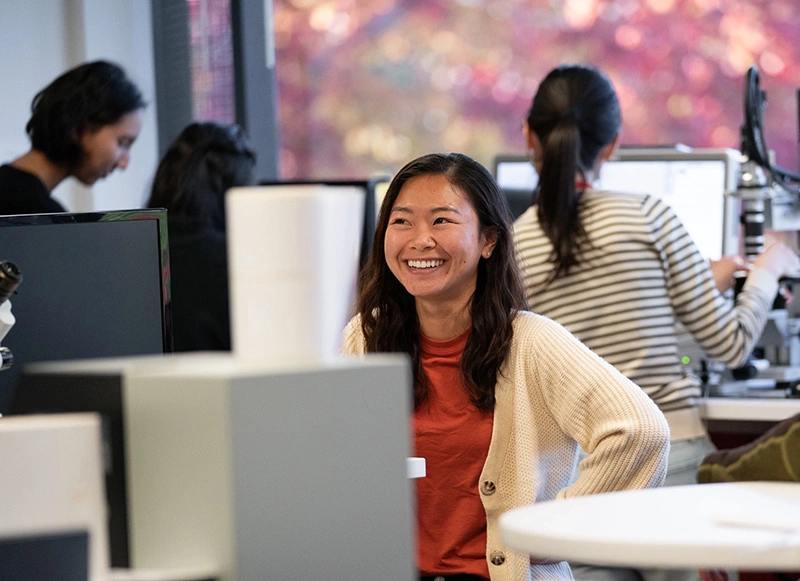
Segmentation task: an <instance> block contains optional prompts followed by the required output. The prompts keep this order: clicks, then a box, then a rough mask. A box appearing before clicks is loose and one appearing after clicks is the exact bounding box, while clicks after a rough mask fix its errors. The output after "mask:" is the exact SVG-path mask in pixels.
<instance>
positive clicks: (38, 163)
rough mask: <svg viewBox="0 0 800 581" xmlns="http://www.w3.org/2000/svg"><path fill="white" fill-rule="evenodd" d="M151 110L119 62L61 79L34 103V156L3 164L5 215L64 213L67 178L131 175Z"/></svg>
mask: <svg viewBox="0 0 800 581" xmlns="http://www.w3.org/2000/svg"><path fill="white" fill-rule="evenodd" d="M144 107H145V102H144V99H143V98H142V95H141V93H140V92H139V89H138V88H137V87H136V85H135V84H134V83H133V82H132V81H131V80H130V79H128V78H127V76H126V75H125V72H124V71H123V70H122V69H121V68H120V67H118V66H117V65H115V64H112V63H109V62H105V61H95V62H90V63H85V64H83V65H80V66H78V67H76V68H74V69H71V70H69V71H67V72H66V73H64V74H63V75H61V76H60V77H58V78H57V79H56V80H54V81H53V82H52V83H50V84H49V85H48V86H47V87H45V88H44V89H42V90H41V91H40V92H39V93H38V94H37V95H36V96H35V97H34V98H33V103H32V104H31V118H30V120H29V121H28V124H27V125H26V127H25V129H26V131H27V132H28V137H30V140H31V149H30V151H28V152H27V153H25V154H24V155H22V156H21V157H19V158H17V159H15V160H14V161H12V162H11V163H10V164H6V165H3V166H0V214H39V213H51V212H63V211H64V208H63V207H62V206H61V204H59V203H58V202H57V201H55V200H53V199H52V198H51V197H50V192H52V190H53V189H54V188H55V187H56V186H57V185H58V184H59V183H61V182H62V181H63V180H65V179H66V178H68V177H74V178H76V179H77V180H79V181H80V182H82V183H84V184H86V185H92V184H94V183H95V182H96V181H97V180H99V179H102V178H105V177H107V176H108V175H109V174H110V173H111V172H113V171H114V170H115V169H117V168H119V169H125V168H126V167H127V166H128V162H129V155H130V148H131V146H132V145H133V143H134V141H136V138H137V137H138V136H139V131H141V128H142V109H143V108H144Z"/></svg>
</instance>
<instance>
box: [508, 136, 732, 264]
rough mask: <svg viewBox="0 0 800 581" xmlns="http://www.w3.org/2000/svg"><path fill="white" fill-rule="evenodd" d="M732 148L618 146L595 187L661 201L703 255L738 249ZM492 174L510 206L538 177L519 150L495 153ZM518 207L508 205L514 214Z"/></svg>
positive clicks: (716, 257) (530, 190)
mask: <svg viewBox="0 0 800 581" xmlns="http://www.w3.org/2000/svg"><path fill="white" fill-rule="evenodd" d="M739 158H740V154H739V152H738V151H736V150H733V149H691V148H686V149H676V148H664V149H660V148H642V149H634V148H630V149H627V148H626V149H620V150H619V151H618V152H617V153H616V154H615V155H614V157H613V158H612V159H610V160H609V161H607V162H605V163H604V164H603V166H602V168H601V170H600V175H599V176H598V179H597V180H596V181H595V184H594V185H595V187H597V188H598V189H607V190H613V191H619V192H629V193H648V194H652V195H654V196H658V197H659V198H661V199H663V200H664V201H666V202H667V203H668V204H669V205H670V206H671V207H672V208H673V209H674V210H675V213H676V214H677V215H678V217H679V218H680V219H681V221H682V222H683V224H684V226H685V227H686V229H687V230H688V231H689V234H690V236H691V237H692V239H693V240H694V241H695V244H697V247H698V248H699V249H700V252H701V254H703V256H704V257H705V258H708V259H712V260H716V259H718V258H720V257H721V256H724V255H729V254H737V253H739V230H740V223H739V214H740V208H739V200H738V199H737V198H736V197H734V196H731V195H729V194H732V193H733V192H735V191H736V185H737V181H738V171H739ZM494 173H495V178H496V179H497V182H498V184H499V185H500V187H501V188H502V189H503V191H504V192H506V193H507V195H509V202H510V203H511V205H512V211H514V201H515V200H517V199H518V198H519V196H520V192H532V191H533V189H534V188H535V187H536V184H537V181H538V177H537V175H536V171H535V170H534V169H533V166H532V165H531V163H530V161H529V160H528V158H527V157H526V156H523V155H517V156H514V155H501V156H497V158H496V159H495V166H494ZM519 213H521V212H519V209H517V211H514V214H515V216H518V215H519Z"/></svg>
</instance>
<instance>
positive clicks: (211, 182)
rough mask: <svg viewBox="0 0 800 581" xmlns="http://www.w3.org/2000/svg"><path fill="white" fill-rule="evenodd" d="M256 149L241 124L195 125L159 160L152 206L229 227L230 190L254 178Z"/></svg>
mask: <svg viewBox="0 0 800 581" xmlns="http://www.w3.org/2000/svg"><path fill="white" fill-rule="evenodd" d="M255 165H256V153H255V151H253V148H252V147H251V145H250V141H249V140H248V138H247V136H246V135H245V132H244V130H242V128H241V127H239V126H238V125H225V124H222V123H213V122H207V123H192V124H191V125H188V126H187V127H186V128H185V129H184V130H183V131H182V132H181V134H180V135H179V136H178V137H177V138H176V139H175V141H173V142H172V145H170V146H169V149H168V150H167V152H166V153H165V154H164V157H163V158H162V159H161V162H160V163H159V164H158V169H157V170H156V176H155V178H154V179H153V187H152V190H151V192H150V199H149V200H148V201H147V207H148V208H166V209H167V213H168V216H170V217H176V216H179V217H183V218H190V219H192V220H194V221H198V222H202V223H205V224H207V225H210V226H211V227H213V228H215V229H217V230H225V192H227V191H228V189H230V188H233V187H237V186H249V185H251V184H252V183H253V181H254V175H253V174H254V169H255Z"/></svg>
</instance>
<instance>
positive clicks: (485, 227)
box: [358, 153, 525, 410]
mask: <svg viewBox="0 0 800 581" xmlns="http://www.w3.org/2000/svg"><path fill="white" fill-rule="evenodd" d="M429 175H442V176H445V177H446V178H447V180H448V182H450V184H451V185H452V186H453V188H454V189H456V190H457V191H458V192H460V193H462V194H463V195H464V196H466V198H467V199H468V200H469V202H470V204H471V205H472V207H473V208H474V209H475V212H476V214H477V215H478V220H479V223H480V227H481V231H482V232H483V233H484V234H487V235H488V234H491V235H494V236H496V237H497V243H496V245H495V247H494V250H493V251H492V255H491V256H490V257H489V258H481V259H480V262H479V263H478V280H477V286H476V288H475V293H474V295H473V296H472V302H471V305H470V312H471V315H472V330H471V332H470V335H469V339H467V344H466V346H465V348H464V352H463V353H462V355H461V363H460V366H461V377H462V379H463V381H464V385H465V386H466V388H467V392H468V393H469V396H470V399H471V400H472V401H473V403H474V404H475V405H476V406H477V407H478V408H479V409H482V410H491V409H492V408H493V407H494V401H495V399H494V388H495V384H496V383H497V374H498V373H499V371H500V367H501V366H502V364H503V362H504V361H505V359H506V356H507V355H508V350H509V348H510V346H511V338H512V335H513V328H512V321H513V318H514V316H515V314H516V311H518V310H521V309H524V308H525V298H524V292H523V286H522V281H521V277H520V274H519V270H518V267H517V263H516V260H515V258H514V247H513V241H512V236H511V211H510V210H509V207H508V202H507V201H506V199H505V197H504V196H503V194H502V193H501V191H500V188H499V187H498V186H497V183H496V182H495V181H494V178H492V176H491V174H490V173H489V172H488V171H487V170H486V168H484V167H483V166H482V165H481V164H479V163H478V162H476V161H475V160H473V159H471V158H470V157H467V156H466V155H462V154H460V153H449V154H438V153H435V154H429V155H425V156H423V157H420V158H418V159H415V160H414V161H412V162H410V163H408V164H406V166H405V167H403V168H402V169H401V170H400V171H399V172H398V173H397V175H396V176H395V177H394V179H393V180H392V182H391V184H389V189H388V190H387V192H386V197H385V198H384V200H383V203H382V204H381V210H380V215H379V217H378V225H377V227H376V230H375V238H374V242H373V246H372V252H371V253H370V256H369V259H368V261H367V264H366V265H365V269H364V272H363V273H362V284H361V292H360V296H359V302H358V311H359V313H360V315H361V327H362V331H363V333H364V337H365V339H366V346H367V351H370V352H404V353H408V354H409V355H410V356H411V359H412V362H413V370H414V404H415V406H418V405H420V404H421V403H423V402H425V401H426V400H427V395H428V379H427V377H426V376H425V373H424V371H423V369H422V362H421V346H420V325H419V320H418V318H417V311H416V308H415V306H414V297H413V296H411V294H409V292H408V291H406V289H405V288H404V287H403V285H402V284H401V283H400V281H399V280H397V278H396V277H395V276H394V274H392V272H391V270H389V267H388V265H387V263H386V254H385V249H384V237H385V235H386V230H387V228H388V225H389V214H390V213H391V210H392V206H394V203H395V200H397V197H398V195H399V194H400V192H401V190H402V189H403V186H405V184H406V183H408V182H409V181H410V180H412V179H414V178H417V177H420V176H429Z"/></svg>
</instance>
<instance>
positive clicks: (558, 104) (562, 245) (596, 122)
mask: <svg viewBox="0 0 800 581" xmlns="http://www.w3.org/2000/svg"><path fill="white" fill-rule="evenodd" d="M527 122H528V128H529V129H530V130H531V131H533V132H534V133H535V134H536V135H537V136H538V137H539V140H540V141H541V143H542V149H543V154H542V166H541V167H542V169H541V172H540V175H539V185H538V187H537V191H536V192H535V193H534V203H535V204H537V206H538V207H537V213H538V216H539V223H540V224H541V226H542V229H543V230H544V232H545V234H546V235H547V237H548V238H549V239H550V242H552V244H553V255H552V256H551V258H550V260H551V261H552V262H553V263H554V264H555V268H554V269H553V272H552V273H551V276H550V279H549V281H548V282H550V281H552V280H555V279H556V278H558V277H559V276H562V275H566V274H568V273H569V271H570V269H571V268H572V267H573V266H576V265H577V264H578V262H579V254H580V251H581V248H582V246H583V245H584V244H585V243H586V232H585V230H584V229H583V224H581V221H580V214H579V211H578V206H579V202H580V197H581V194H583V188H580V189H579V188H577V187H576V185H575V176H576V175H581V176H584V181H585V176H586V174H587V172H589V171H590V170H592V169H593V167H594V165H595V163H596V161H597V156H598V155H599V154H600V150H601V149H602V148H603V147H605V146H606V145H608V144H609V143H611V142H612V141H613V140H614V138H615V137H616V136H617V134H618V133H619V128H620V125H621V124H622V114H621V112H620V107H619V100H618V99H617V94H616V93H615V92H614V87H613V85H612V84H611V81H610V80H609V79H608V77H606V75H605V74H603V73H602V72H601V71H600V70H599V69H597V68H595V67H592V66H587V65H562V66H560V67H558V68H556V69H553V70H552V71H551V72H550V73H549V74H548V75H547V76H546V77H545V79H544V80H543V81H542V83H541V85H539V89H538V90H537V92H536V96H535V97H534V98H533V103H532V104H531V108H530V111H529V112H528V119H527Z"/></svg>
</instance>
